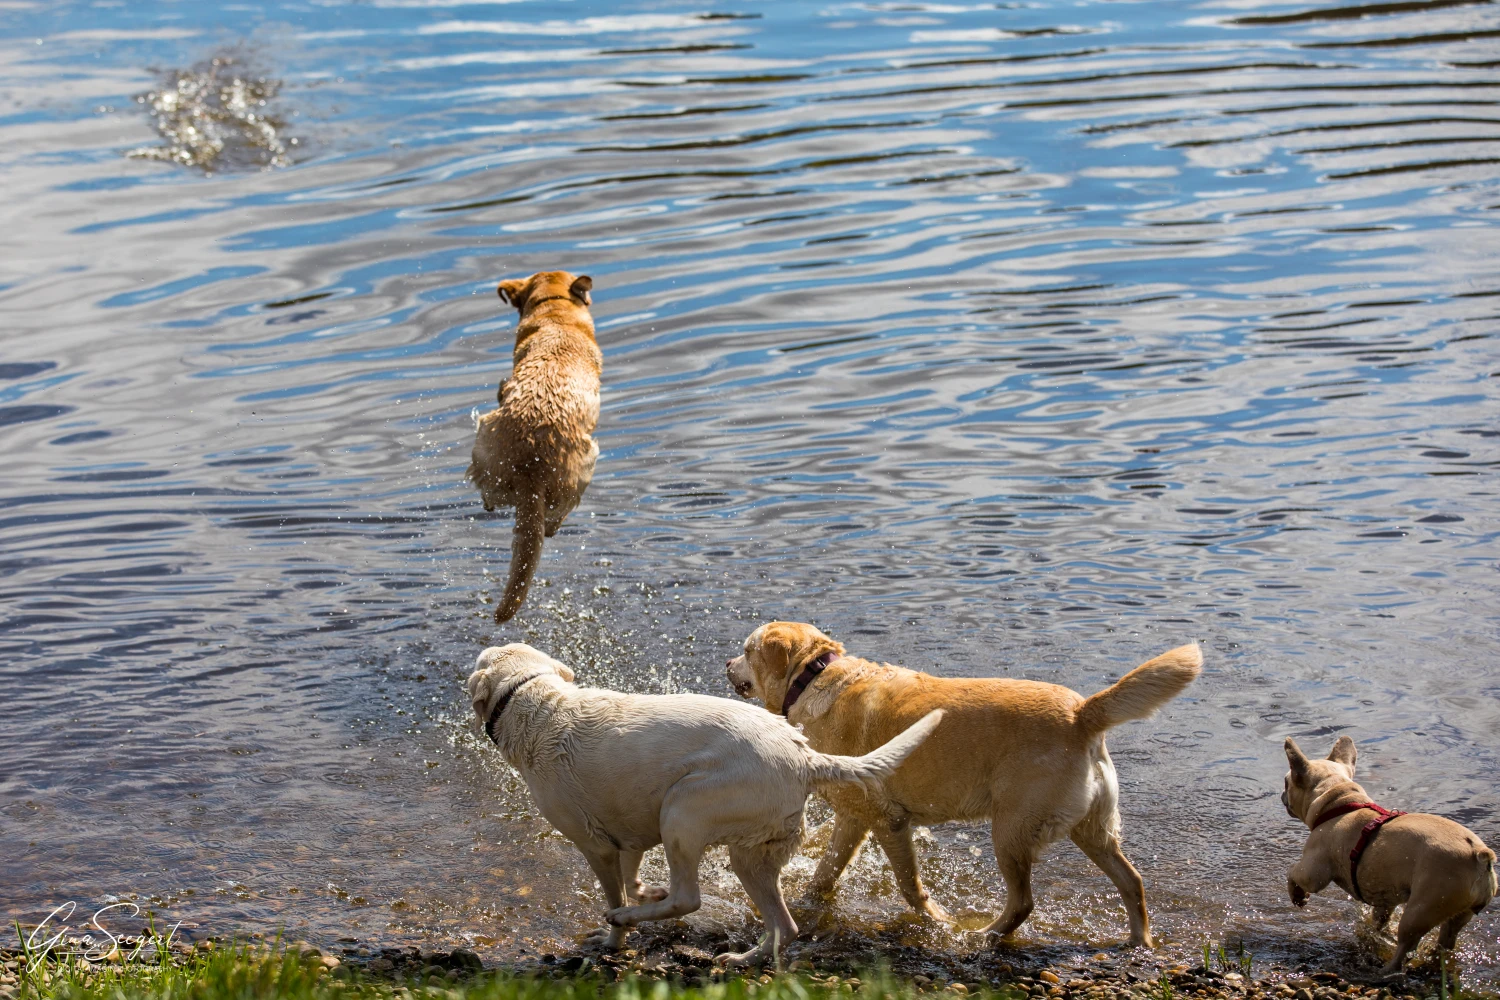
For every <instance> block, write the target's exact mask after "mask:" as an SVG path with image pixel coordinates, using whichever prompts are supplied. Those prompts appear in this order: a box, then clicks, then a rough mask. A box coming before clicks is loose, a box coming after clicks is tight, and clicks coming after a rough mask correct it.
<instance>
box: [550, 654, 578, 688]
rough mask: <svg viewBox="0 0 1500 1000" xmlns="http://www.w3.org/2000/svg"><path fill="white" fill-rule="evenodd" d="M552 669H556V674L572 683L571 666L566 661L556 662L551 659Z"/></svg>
mask: <svg viewBox="0 0 1500 1000" xmlns="http://www.w3.org/2000/svg"><path fill="white" fill-rule="evenodd" d="M552 669H553V670H555V671H557V676H559V677H561V678H562V679H563V680H565V681H567V682H568V683H569V684H572V683H573V677H574V674H573V668H572V667H570V666H568V665H567V664H566V663H558V662H557V661H556V660H554V661H552Z"/></svg>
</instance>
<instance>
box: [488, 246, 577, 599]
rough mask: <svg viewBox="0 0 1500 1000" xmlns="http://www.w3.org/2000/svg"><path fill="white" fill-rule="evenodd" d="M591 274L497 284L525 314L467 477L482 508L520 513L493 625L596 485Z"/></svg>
mask: <svg viewBox="0 0 1500 1000" xmlns="http://www.w3.org/2000/svg"><path fill="white" fill-rule="evenodd" d="M593 287H594V281H593V279H592V278H590V277H589V276H588V275H586V274H584V275H579V276H578V277H576V278H575V277H574V276H573V275H571V274H569V273H568V272H567V271H539V272H538V273H536V274H533V275H532V276H531V277H529V278H512V279H511V280H509V281H502V282H500V287H499V289H498V291H499V294H500V298H501V300H503V301H505V302H509V303H510V304H511V305H513V306H515V307H516V311H517V312H519V313H520V314H521V321H520V323H519V324H517V326H516V348H515V353H514V355H513V360H512V368H511V374H510V378H508V379H506V380H504V381H503V382H501V383H500V392H499V394H498V396H499V400H500V405H499V406H497V407H496V408H495V409H493V410H491V411H490V412H489V413H486V414H485V415H484V416H482V417H480V418H479V426H478V427H477V428H476V432H475V435H474V455H473V461H472V462H470V463H469V471H468V478H469V479H470V480H471V481H472V482H473V483H474V485H476V486H478V487H479V494H480V496H481V497H482V498H483V500H484V509H485V510H494V509H495V508H496V507H507V506H514V507H515V508H516V526H515V530H514V533H513V538H514V540H513V542H512V545H511V555H510V579H509V580H507V581H506V584H505V596H504V597H502V598H501V599H500V604H499V606H498V607H496V608H495V621H497V622H503V621H508V620H510V618H511V616H513V615H514V614H515V613H516V612H517V611H519V610H521V605H522V603H524V602H525V600H526V591H527V589H528V588H529V587H530V586H531V576H532V574H533V573H535V572H536V567H537V563H539V562H540V561H541V558H542V537H543V536H544V535H545V536H546V537H547V538H551V537H552V536H553V535H555V534H557V529H558V528H560V527H562V523H563V519H564V518H566V517H567V516H568V514H569V513H571V512H572V510H573V508H574V507H577V506H578V501H580V500H582V499H583V491H584V490H586V489H588V485H589V482H590V481H591V480H592V479H593V478H594V462H595V460H597V459H598V457H599V445H598V443H597V442H595V441H594V438H593V436H592V435H593V433H594V427H595V426H596V425H597V424H598V423H599V375H600V373H601V372H602V371H603V370H604V358H603V356H602V355H601V354H600V353H599V345H598V344H597V343H595V341H594V320H593V317H592V316H590V315H589V304H590V302H591V301H592V300H591V299H590V298H589V290H590V289H592V288H593Z"/></svg>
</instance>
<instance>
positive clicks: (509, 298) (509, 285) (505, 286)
mask: <svg viewBox="0 0 1500 1000" xmlns="http://www.w3.org/2000/svg"><path fill="white" fill-rule="evenodd" d="M528 280H529V279H526V278H510V279H508V280H506V281H502V282H500V284H499V286H498V287H497V288H496V289H495V294H496V295H499V296H500V301H501V302H505V303H508V304H509V305H513V306H515V307H516V312H521V311H523V310H524V309H525V308H526V283H527V281H528Z"/></svg>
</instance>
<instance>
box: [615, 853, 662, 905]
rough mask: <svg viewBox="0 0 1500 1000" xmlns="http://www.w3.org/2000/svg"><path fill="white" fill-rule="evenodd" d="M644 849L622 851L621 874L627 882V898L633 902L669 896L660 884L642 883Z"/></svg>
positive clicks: (653, 900)
mask: <svg viewBox="0 0 1500 1000" xmlns="http://www.w3.org/2000/svg"><path fill="white" fill-rule="evenodd" d="M642 857H644V852H642V851H621V852H620V876H621V878H622V879H623V880H624V882H625V898H626V899H627V900H629V901H630V902H632V903H641V902H647V903H654V902H656V901H657V900H659V899H666V898H667V890H666V889H665V888H664V887H662V886H659V885H646V886H643V885H641V858H642Z"/></svg>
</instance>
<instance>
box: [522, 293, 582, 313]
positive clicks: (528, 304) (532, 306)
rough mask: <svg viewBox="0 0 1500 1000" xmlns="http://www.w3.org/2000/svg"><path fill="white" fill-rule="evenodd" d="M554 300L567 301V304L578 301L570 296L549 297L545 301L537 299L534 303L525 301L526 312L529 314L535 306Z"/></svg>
mask: <svg viewBox="0 0 1500 1000" xmlns="http://www.w3.org/2000/svg"><path fill="white" fill-rule="evenodd" d="M554 299H567V300H568V301H569V302H573V303H575V304H576V303H577V302H578V300H577V299H575V298H573V296H572V295H549V296H547V297H546V298H545V299H537V300H536V301H535V302H532V301H530V300H527V302H526V311H527V312H530V311H531V310H532V309H535V308H536V307H537V306H539V305H541V304H542V303H543V302H551V301H552V300H554Z"/></svg>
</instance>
